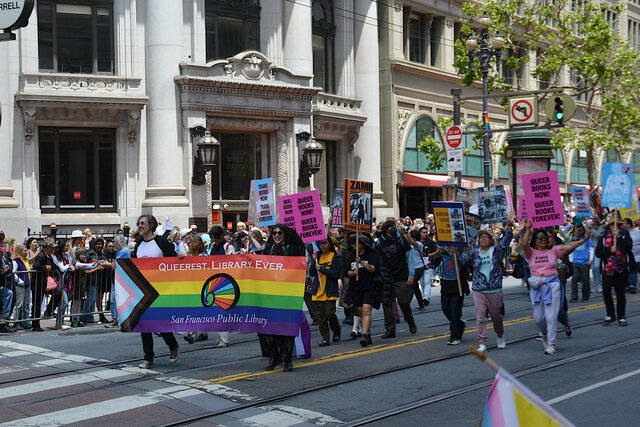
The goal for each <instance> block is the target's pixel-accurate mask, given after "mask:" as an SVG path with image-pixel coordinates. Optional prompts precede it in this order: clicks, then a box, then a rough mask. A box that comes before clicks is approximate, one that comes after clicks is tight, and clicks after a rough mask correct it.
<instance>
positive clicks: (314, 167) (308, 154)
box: [296, 132, 324, 187]
mask: <svg viewBox="0 0 640 427" xmlns="http://www.w3.org/2000/svg"><path fill="white" fill-rule="evenodd" d="M296 138H297V139H298V142H304V141H309V142H307V144H306V145H305V146H304V148H303V149H302V160H301V161H300V175H299V176H298V186H299V187H310V186H311V176H312V175H314V174H316V173H318V171H319V170H320V162H321V161H322V152H323V151H324V147H323V146H322V145H321V144H318V142H317V141H316V140H315V139H314V138H313V137H311V134H309V133H308V132H300V133H299V134H297V135H296ZM309 138H311V139H309Z"/></svg>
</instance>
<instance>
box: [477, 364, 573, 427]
mask: <svg viewBox="0 0 640 427" xmlns="http://www.w3.org/2000/svg"><path fill="white" fill-rule="evenodd" d="M541 426H546V427H575V426H574V425H573V423H572V422H571V421H569V420H567V419H566V418H565V417H563V416H562V415H561V414H560V413H559V412H558V411H556V410H555V409H553V408H552V407H551V406H549V405H548V404H546V403H545V402H544V401H543V400H542V399H540V397H538V396H537V395H536V394H535V393H534V392H532V391H531V390H529V389H528V388H527V387H525V386H524V384H522V383H521V382H520V381H518V380H517V379H515V378H514V377H513V376H511V375H510V374H509V373H508V372H506V371H505V370H504V369H501V370H500V371H499V372H498V373H497V374H496V379H495V381H494V382H493V385H492V386H491V390H489V397H487V403H486V404H485V406H484V413H483V415H482V420H481V421H480V427H541Z"/></svg>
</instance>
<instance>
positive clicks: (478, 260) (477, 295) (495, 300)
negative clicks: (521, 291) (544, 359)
mask: <svg viewBox="0 0 640 427" xmlns="http://www.w3.org/2000/svg"><path fill="white" fill-rule="evenodd" d="M514 218H515V213H514V212H513V211H511V212H509V214H508V215H507V228H506V230H505V231H504V233H503V235H502V238H501V239H500V241H499V243H498V244H496V245H495V246H494V241H493V236H492V235H491V233H490V232H489V231H487V230H480V231H478V244H479V246H478V247H476V248H473V249H472V250H470V251H469V252H467V253H466V254H464V255H463V256H462V257H461V258H460V260H459V262H458V264H460V265H462V266H465V267H468V268H470V269H471V270H472V271H473V273H472V282H471V289H472V291H473V305H474V306H475V309H476V328H477V334H478V350H479V351H481V352H484V351H486V350H487V311H488V312H489V316H491V321H492V322H493V330H494V331H495V332H496V335H497V337H498V338H497V345H498V348H500V349H502V348H505V347H506V345H507V342H506V340H505V338H504V327H503V324H502V312H501V309H502V302H503V295H502V261H503V259H504V258H505V255H506V252H507V249H508V248H509V245H510V244H511V240H512V239H513V220H514Z"/></svg>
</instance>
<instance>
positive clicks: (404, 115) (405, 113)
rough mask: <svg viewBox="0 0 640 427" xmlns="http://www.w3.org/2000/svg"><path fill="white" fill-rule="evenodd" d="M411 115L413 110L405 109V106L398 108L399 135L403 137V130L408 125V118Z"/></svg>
mask: <svg viewBox="0 0 640 427" xmlns="http://www.w3.org/2000/svg"><path fill="white" fill-rule="evenodd" d="M410 116H411V110H405V109H404V108H398V136H399V137H402V131H404V127H405V126H406V125H407V120H409V117H410Z"/></svg>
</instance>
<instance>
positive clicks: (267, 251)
mask: <svg viewBox="0 0 640 427" xmlns="http://www.w3.org/2000/svg"><path fill="white" fill-rule="evenodd" d="M262 254H263V255H274V256H305V247H304V243H302V239H301V238H300V236H299V235H298V233H296V232H295V231H294V230H293V229H291V228H289V227H287V226H285V225H283V224H276V225H274V226H273V227H272V228H271V233H270V234H269V238H268V239H267V244H266V245H265V247H264V251H263V252H262ZM305 323H306V322H305ZM307 328H308V326H307ZM260 337H261V340H264V344H265V347H267V349H268V350H269V351H268V352H263V355H267V354H268V357H270V358H271V359H270V360H269V364H268V365H267V366H266V368H265V370H267V371H272V370H274V369H276V368H277V367H278V365H279V364H281V363H282V362H284V368H283V372H291V371H293V362H292V356H293V347H294V344H295V338H296V337H291V336H285V335H271V334H260Z"/></svg>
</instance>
